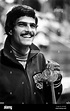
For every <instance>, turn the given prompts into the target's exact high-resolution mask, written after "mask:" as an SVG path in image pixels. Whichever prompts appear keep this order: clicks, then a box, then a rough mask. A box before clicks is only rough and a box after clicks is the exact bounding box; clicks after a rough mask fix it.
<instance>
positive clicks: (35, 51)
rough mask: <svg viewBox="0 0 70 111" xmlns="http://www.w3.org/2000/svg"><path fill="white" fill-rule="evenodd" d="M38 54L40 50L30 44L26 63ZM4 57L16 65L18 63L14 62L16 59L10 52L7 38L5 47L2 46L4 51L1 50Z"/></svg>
mask: <svg viewBox="0 0 70 111" xmlns="http://www.w3.org/2000/svg"><path fill="white" fill-rule="evenodd" d="M39 52H40V49H39V48H38V47H37V46H36V45H34V44H32V45H31V46H30V52H29V56H28V61H29V60H30V59H31V58H32V57H34V56H35V55H36V54H38V53H39ZM3 53H4V55H5V56H6V57H7V58H9V59H10V60H12V61H13V62H15V63H18V61H17V60H16V57H15V55H14V53H13V51H12V48H11V46H10V41H9V38H7V39H6V42H5V45H4V50H3Z"/></svg>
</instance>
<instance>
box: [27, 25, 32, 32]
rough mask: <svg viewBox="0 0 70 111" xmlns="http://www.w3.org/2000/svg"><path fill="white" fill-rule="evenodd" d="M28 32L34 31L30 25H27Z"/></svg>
mask: <svg viewBox="0 0 70 111" xmlns="http://www.w3.org/2000/svg"><path fill="white" fill-rule="evenodd" d="M27 28H28V31H30V32H31V31H32V28H31V27H30V24H28V25H27Z"/></svg>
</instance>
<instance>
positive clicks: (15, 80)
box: [0, 5, 62, 104]
mask: <svg viewBox="0 0 70 111" xmlns="http://www.w3.org/2000/svg"><path fill="white" fill-rule="evenodd" d="M37 23H38V19H37V17H36V15H35V12H34V10H33V9H32V8H30V7H28V6H22V5H18V6H15V7H14V8H13V9H12V10H11V11H9V12H8V13H7V18H6V23H5V31H6V34H7V35H8V36H7V39H6V42H5V45H4V49H3V50H2V51H1V57H0V102H1V103H4V104H48V103H52V90H51V83H53V84H54V90H55V95H54V96H55V97H56V101H57V100H58V98H59V97H60V95H61V92H62V85H61V79H62V76H61V74H60V68H59V65H56V64H51V65H50V62H48V64H46V60H45V58H44V55H43V54H42V53H41V52H40V50H39V49H38V48H37V46H35V45H34V44H33V43H32V42H33V39H34V37H35V34H36V30H37ZM50 66H51V69H52V70H53V69H54V70H55V71H54V70H53V71H52V72H58V73H57V74H55V73H54V74H52V73H51V69H50Z"/></svg>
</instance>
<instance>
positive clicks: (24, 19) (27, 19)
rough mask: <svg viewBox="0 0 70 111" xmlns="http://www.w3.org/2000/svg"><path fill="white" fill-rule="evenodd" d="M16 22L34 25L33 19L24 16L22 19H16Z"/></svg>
mask: <svg viewBox="0 0 70 111" xmlns="http://www.w3.org/2000/svg"><path fill="white" fill-rule="evenodd" d="M17 22H27V23H35V19H34V18H32V17H27V16H24V17H20V18H18V19H17Z"/></svg>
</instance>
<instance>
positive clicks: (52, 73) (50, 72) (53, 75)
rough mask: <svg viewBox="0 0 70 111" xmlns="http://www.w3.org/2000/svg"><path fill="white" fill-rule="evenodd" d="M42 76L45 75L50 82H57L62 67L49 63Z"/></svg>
mask: <svg viewBox="0 0 70 111" xmlns="http://www.w3.org/2000/svg"><path fill="white" fill-rule="evenodd" d="M42 74H43V75H45V79H47V80H48V82H55V81H56V80H57V78H58V74H60V65H59V64H58V63H56V62H54V61H48V62H47V65H46V68H45V70H44V71H43V72H42Z"/></svg>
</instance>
